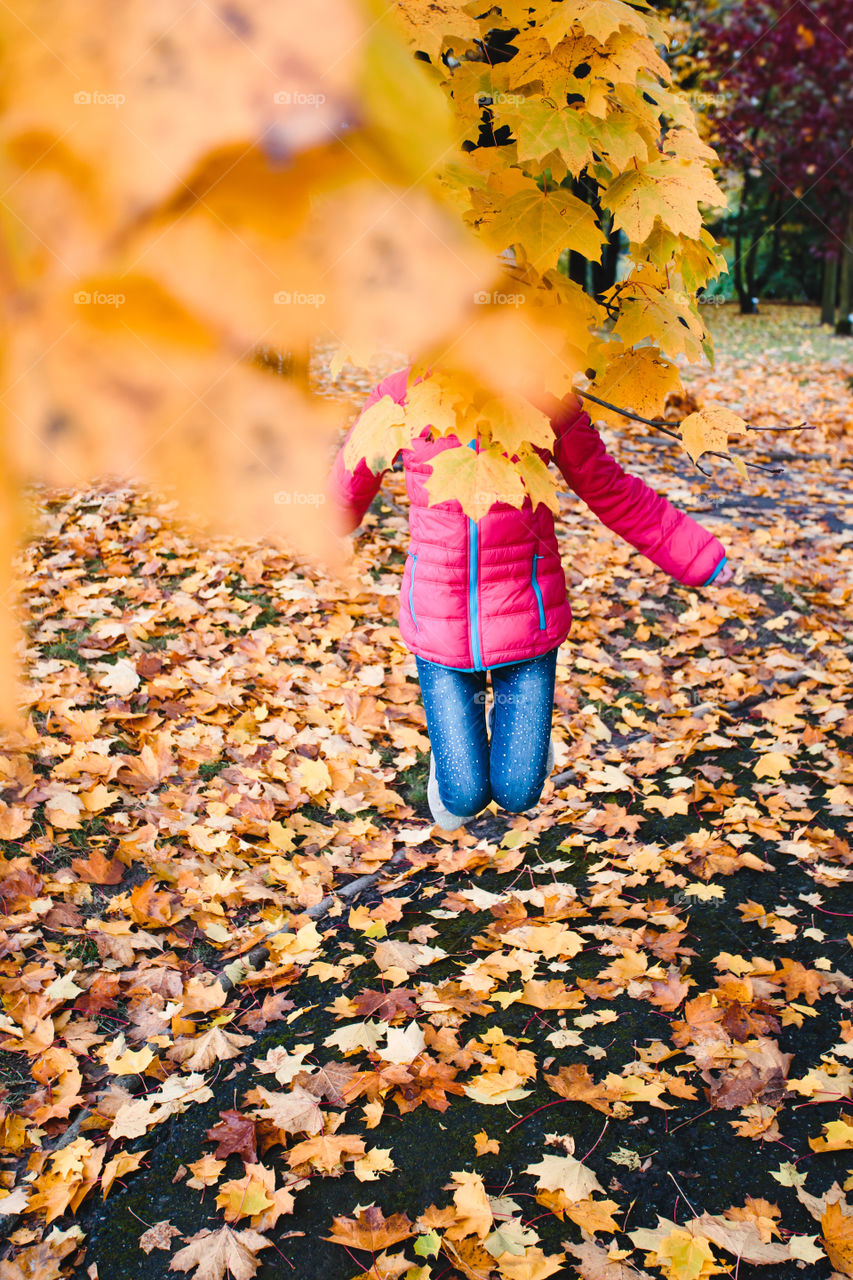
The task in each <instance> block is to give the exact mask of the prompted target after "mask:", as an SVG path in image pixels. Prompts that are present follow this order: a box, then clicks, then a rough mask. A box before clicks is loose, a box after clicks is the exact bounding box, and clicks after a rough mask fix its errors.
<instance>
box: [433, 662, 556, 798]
mask: <svg viewBox="0 0 853 1280" xmlns="http://www.w3.org/2000/svg"><path fill="white" fill-rule="evenodd" d="M415 660H416V662H417V668H418V677H419V679H420V682H421V695H422V697H423V703H424V711H425V712H426V722H427V732H428V733H429V739H430V744H431V746H432V751H433V755H434V758H435V775H436V782H437V784H438V794H439V796H440V798H441V802H442V804H443V805H445V806H446V808H448V809H449V810H450V812H451V813H454V814H458V815H459V816H460V817H465V818H468V817H472V816H473V815H474V814H476V813H479V812H480V810H481V809H484V808H485V807H486V805H487V804H488V803H489V801H490V800H495V801H496V803H497V804H498V805H500V807H501V808H502V809H507V810H509V811H510V812H511V813H523V812H524V811H525V810H526V809H530V808H532V806H533V805H535V804H536V803H537V801H538V800H539V796H540V795H541V793H542V788H543V786H544V785H545V777H546V764H547V757H548V744H549V741H550V738H551V712H552V709H553V706H554V679H555V675H556V670H557V649H551V650H550V651H549V652H548V653H544V654H542V655H541V656H540V657H538V658H528V659H526V660H525V661H523V662H512V663H505V664H503V665H501V666H498V667H491V668H490V671H491V676H492V693H493V696H494V720H493V721H492V725H491V729H492V734H491V741H489V737H488V734H487V731H486V676H487V672H486V671H461V670H459V669H457V668H455V667H445V666H442V665H441V664H440V663H438V662H428V661H427V660H426V659H425V658H420V657H417V655H416V658H415Z"/></svg>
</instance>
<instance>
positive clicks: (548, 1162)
mask: <svg viewBox="0 0 853 1280" xmlns="http://www.w3.org/2000/svg"><path fill="white" fill-rule="evenodd" d="M524 1172H525V1173H529V1174H530V1175H531V1176H532V1177H535V1178H536V1185H537V1187H541V1188H543V1189H544V1190H545V1191H562V1192H563V1193H564V1194H565V1195H566V1196H567V1197H568V1198H569V1200H574V1201H578V1200H588V1199H589V1198H590V1196H591V1194H592V1192H593V1191H602V1190H603V1188H602V1187H601V1185H600V1184H599V1181H598V1178H596V1176H595V1174H594V1173H593V1171H592V1170H591V1169H589V1168H588V1167H587V1166H586V1165H585V1164H582V1163H581V1161H580V1160H576V1159H575V1158H574V1156H548V1155H546V1156H544V1157H543V1158H542V1160H540V1162H539V1163H538V1164H530V1165H528V1166H527V1168H526V1169H525V1170H524Z"/></svg>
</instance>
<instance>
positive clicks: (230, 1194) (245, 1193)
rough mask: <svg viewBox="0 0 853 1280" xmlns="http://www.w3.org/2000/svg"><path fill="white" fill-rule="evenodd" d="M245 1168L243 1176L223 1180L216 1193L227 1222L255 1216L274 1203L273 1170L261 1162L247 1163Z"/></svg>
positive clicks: (218, 1203)
mask: <svg viewBox="0 0 853 1280" xmlns="http://www.w3.org/2000/svg"><path fill="white" fill-rule="evenodd" d="M243 1168H244V1170H245V1172H244V1174H243V1177H242V1178H232V1179H231V1180H230V1181H229V1182H223V1183H222V1186H221V1187H220V1188H219V1191H218V1192H217V1195H216V1203H217V1205H218V1206H219V1208H220V1209H222V1210H223V1212H224V1215H225V1220H226V1222H237V1221H239V1219H240V1218H255V1217H257V1216H258V1215H259V1214H261V1213H263V1212H264V1210H265V1209H269V1208H270V1207H271V1206H272V1203H273V1196H274V1194H275V1174H274V1173H273V1172H272V1170H271V1169H266V1168H265V1167H264V1166H263V1165H260V1164H246V1165H244V1166H243Z"/></svg>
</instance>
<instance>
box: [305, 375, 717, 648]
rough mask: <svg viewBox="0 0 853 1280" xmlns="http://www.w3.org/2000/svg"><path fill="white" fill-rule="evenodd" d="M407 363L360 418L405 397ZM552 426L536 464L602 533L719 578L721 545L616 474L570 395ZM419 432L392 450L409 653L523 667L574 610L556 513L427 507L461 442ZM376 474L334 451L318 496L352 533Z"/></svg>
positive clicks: (700, 579)
mask: <svg viewBox="0 0 853 1280" xmlns="http://www.w3.org/2000/svg"><path fill="white" fill-rule="evenodd" d="M410 368H411V366H410V365H407V366H406V367H405V368H403V369H399V370H397V371H396V372H395V373H392V374H389V376H388V377H387V378H383V379H382V381H381V382H380V383H379V384H378V385H377V386H376V387H374V389H373V391H372V392H371V393H370V395H369V397H368V398H367V400H366V401H365V403H364V405H363V407H362V413H363V412H364V410H365V409H368V408H369V407H370V405H372V404H375V402H376V401H377V400H380V399H381V398H382V396H383V395H390V396H391V397H392V398H393V399H394V400H396V401H397V403H403V401H404V400H405V396H406V386H407V382H408V377H409V370H410ZM569 403H570V406H571V402H569ZM551 422H552V426H553V428H554V432H555V439H554V445H553V449H552V451H546V450H543V449H538V450H537V452H538V453H539V454H540V456H541V457H542V458H543V461H545V462H550V461H555V462H556V463H557V466H558V467H559V468H560V471H561V472H562V474H563V476H564V477H565V480H566V482H567V484H568V485H569V487H570V488H571V489H573V490H574V491H575V493H577V494H578V496H579V497H581V498H582V499H583V500H584V502H585V503H586V504H587V505H588V506H589V507H590V509H591V510H592V511H594V512H595V514H596V515H597V516H598V517H599V519H601V520H602V521H603V523H604V524H606V525H607V526H608V528H610V529H612V530H613V531H614V532H615V533H618V534H619V535H620V536H621V537H622V538H624V539H625V540H626V542H629V543H630V544H631V545H632V546H633V547H636V549H637V550H638V551H641V552H642V553H643V555H645V556H648V558H649V559H650V560H652V561H653V562H654V563H655V564H656V565H658V567H659V568H661V569H663V570H664V571H665V572H666V573H669V574H671V575H672V576H673V577H674V578H677V579H678V581H679V582H682V583H684V584H685V585H686V586H701V585H704V584H705V583H706V582H708V581H710V580H711V578H713V577H716V574H717V573H718V572H719V570H720V568H721V567H722V565H723V563H724V561H725V558H726V557H725V552H724V550H723V546H722V544H721V543H720V542H719V541H718V540H717V539H716V538H715V537H713V536H712V535H711V534H710V533H708V531H707V530H706V529H704V528H703V527H702V526H701V525H700V524H698V523H697V521H695V520H693V519H692V518H691V517H690V516H688V515H685V514H684V512H682V511H678V510H676V508H675V507H673V506H672V505H671V504H670V503H669V502H667V500H666V499H665V498H662V497H661V496H660V495H659V494H657V493H655V491H654V490H653V489H651V488H650V487H649V486H648V485H647V484H645V483H644V482H643V481H642V480H639V479H637V478H636V477H635V476H630V475H628V474H627V473H626V472H625V471H623V470H622V468H621V467H620V466H619V464H618V463H617V462H616V461H615V460H614V459H613V458H611V457H610V455H609V454H608V453H607V452H606V450H605V447H604V443H603V441H602V439H601V437H600V435H599V434H598V432H597V431H596V429H595V428H594V427H593V426H592V424H591V422H590V419H589V416H588V414H586V413H585V412H583V410H582V409H581V407H580V404H579V403H578V402H575V404H574V406H573V407H569V408H564V409H563V410H562V411H561V412H560V413H559V414H558V415H557V416H556V417H554V418H552V420H551ZM354 425H355V424H353V426H354ZM352 430H353V428H352V427H351V428H350V431H349V432H348V434H347V439H349V435H350V434H351V433H352ZM428 436H429V428H428V427H424V430H423V431H422V432H421V434H420V436H418V437H417V439H416V440H414V441H413V444H412V447H411V448H405V449H403V450H401V453H402V457H403V462H404V466H405V472H406V488H407V490H408V495H409V502H410V515H409V533H410V547H409V554H408V555H407V557H406V565H405V569H404V571H403V583H402V589H401V593H400V612H399V622H400V633H401V635H402V638H403V641H404V643H405V644H406V646H407V648H409V649H410V650H411V651H412V653H415V654H417V655H419V656H420V657H421V658H427V659H428V660H429V661H431V662H439V663H441V664H442V665H443V666H447V667H455V668H459V669H462V670H465V671H481V670H483V669H484V668H486V667H495V666H501V665H504V664H508V663H511V662H520V661H522V659H525V658H534V657H538V656H539V655H540V654H543V653H546V652H547V651H548V650H549V649H554V648H556V646H557V645H559V644H561V643H562V642H563V640H565V638H566V636H567V635H568V633H569V628H570V627H571V621H572V613H571V608H570V607H569V601H568V599H567V596H566V580H565V576H564V574H563V566H562V563H561V560H560V552H559V548H558V546H557V539H556V536H555V533H554V516H553V513H552V512H551V511H550V510H549V509H548V507H546V506H545V504H544V503H538V504H537V506H536V508H535V510H534V509H533V507H532V505H531V502H530V498H529V497H528V498H526V499H525V502H524V506H523V507H521V508H520V509H519V508H517V507H512V506H510V505H509V504H508V503H504V502H497V503H495V504H494V505H493V506H492V507H491V508H490V509H489V511H488V512H487V513H486V515H485V516H483V517H482V519H480V520H479V521H474V520H471V519H470V518H469V517H468V516H466V515H465V513H464V511H463V510H462V507H461V505H460V504H459V502H457V501H456V500H455V499H452V500H448V501H445V502H439V503H437V504H435V505H434V506H429V505H428V494H427V491H426V489H425V487H424V482H425V481H426V479H427V478H428V477H429V474H430V471H431V467H430V462H431V459H432V458H434V457H435V455H436V454H437V453H440V452H441V450H442V449H447V448H450V447H453V446H455V445H458V444H461V443H462V442H461V441H459V440H458V438H457V437H456V436H443V437H439V438H438V439H437V440H435V441H430V440H429V438H428ZM466 443H468V444H469V445H470V446H471V447H472V448H475V449H477V448H479V443H480V442H479V439H478V438H476V437H475V438H474V439H473V440H470V441H467V442H466ZM389 466H390V464H389ZM386 470H387V468H386ZM383 475H384V471H382V472H379V473H378V474H374V473H373V472H372V471H371V470H370V469H369V467H368V466H367V463H366V462H365V461H364V459H362V460H361V461H360V462H359V463H358V465H357V466H356V468H355V470H354V471H350V470H348V469H347V468H346V466H345V465H344V459H343V445H342V446H341V448H340V450H339V452H338V455H337V457H336V458H335V462H334V465H333V467H332V470H331V474H330V476H329V482H328V486H327V497H328V498H329V500H330V501H331V502H332V503H334V504H335V505H336V506H337V508H338V510H339V512H340V514H341V516H342V518H343V521H345V523H346V525H347V528H348V529H349V531H352V530H353V529H356V528H358V526H359V524H360V523H361V521H362V519H363V517H364V513H365V512H366V510H367V508H368V507H369V506H370V504H371V502H372V501H373V499H374V497H375V496H376V494H377V492H378V490H379V486H380V484H381V482H382V476H383Z"/></svg>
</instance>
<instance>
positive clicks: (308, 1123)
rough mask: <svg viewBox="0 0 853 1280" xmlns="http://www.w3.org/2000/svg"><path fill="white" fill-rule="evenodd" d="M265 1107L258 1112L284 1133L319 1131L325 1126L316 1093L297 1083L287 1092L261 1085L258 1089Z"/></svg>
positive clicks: (263, 1118) (262, 1117)
mask: <svg viewBox="0 0 853 1280" xmlns="http://www.w3.org/2000/svg"><path fill="white" fill-rule="evenodd" d="M256 1092H257V1095H258V1098H259V1099H261V1100H262V1101H263V1102H264V1104H265V1105H264V1107H263V1109H262V1110H261V1111H259V1112H258V1114H259V1116H260V1118H261V1119H262V1120H269V1121H271V1123H272V1124H274V1125H275V1127H276V1128H277V1129H280V1130H281V1132H282V1133H319V1132H320V1131H321V1130H322V1128H323V1112H322V1111H321V1110H320V1108H319V1107H318V1105H317V1099H316V1096H315V1095H314V1094H311V1093H308V1091H307V1090H306V1089H304V1088H303V1087H302V1085H300V1084H295V1085H294V1086H293V1088H292V1089H291V1090H290V1091H289V1092H287V1093H272V1092H270V1090H269V1089H264V1088H263V1086H259V1087H258V1089H257V1090H256Z"/></svg>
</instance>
